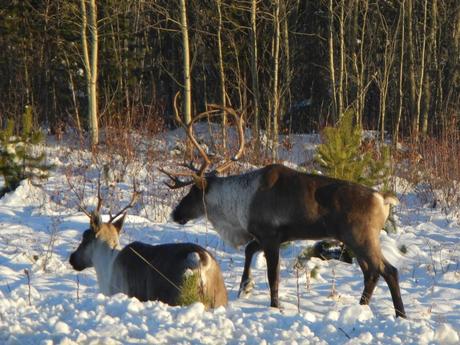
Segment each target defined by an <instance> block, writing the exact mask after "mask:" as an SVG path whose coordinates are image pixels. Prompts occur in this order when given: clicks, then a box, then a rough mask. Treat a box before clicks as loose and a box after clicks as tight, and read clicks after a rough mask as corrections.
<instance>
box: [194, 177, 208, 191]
mask: <svg viewBox="0 0 460 345" xmlns="http://www.w3.org/2000/svg"><path fill="white" fill-rule="evenodd" d="M193 182H194V183H195V186H197V187H198V188H199V189H201V190H203V191H204V190H206V187H207V186H208V181H206V177H202V176H193Z"/></svg>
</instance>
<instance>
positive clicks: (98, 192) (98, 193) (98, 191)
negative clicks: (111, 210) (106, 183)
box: [95, 174, 103, 213]
mask: <svg viewBox="0 0 460 345" xmlns="http://www.w3.org/2000/svg"><path fill="white" fill-rule="evenodd" d="M102 201H103V200H102V196H101V174H99V178H98V179H97V206H96V210H95V211H96V213H99V212H100V210H101V207H102Z"/></svg>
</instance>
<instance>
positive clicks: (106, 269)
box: [92, 241, 120, 296]
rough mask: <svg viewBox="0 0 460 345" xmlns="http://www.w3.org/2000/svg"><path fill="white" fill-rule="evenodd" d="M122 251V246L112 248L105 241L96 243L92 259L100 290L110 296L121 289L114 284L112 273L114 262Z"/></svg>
mask: <svg viewBox="0 0 460 345" xmlns="http://www.w3.org/2000/svg"><path fill="white" fill-rule="evenodd" d="M119 252H120V248H119V247H118V246H117V247H116V248H113V249H112V248H110V246H109V245H108V244H107V243H105V242H103V241H96V243H95V244H94V250H93V257H92V261H93V264H94V269H95V270H96V276H97V283H98V285H99V290H100V292H101V293H103V294H104V295H107V296H110V295H113V294H114V293H116V292H118V291H120V289H119V287H117V286H113V285H114V284H113V283H112V282H111V281H112V273H113V263H114V261H115V259H116V257H117V255H118V253H119Z"/></svg>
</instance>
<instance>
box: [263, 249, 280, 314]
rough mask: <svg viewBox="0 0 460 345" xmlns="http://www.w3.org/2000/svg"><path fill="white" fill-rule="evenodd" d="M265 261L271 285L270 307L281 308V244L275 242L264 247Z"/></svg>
mask: <svg viewBox="0 0 460 345" xmlns="http://www.w3.org/2000/svg"><path fill="white" fill-rule="evenodd" d="M264 253H265V259H266V260H267V276H268V284H269V285H270V306H271V307H273V308H279V307H280V303H279V298H278V285H279V279H280V262H279V257H280V244H279V242H276V241H273V242H272V243H269V244H268V245H267V246H264Z"/></svg>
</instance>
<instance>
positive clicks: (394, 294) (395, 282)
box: [380, 259, 406, 318]
mask: <svg viewBox="0 0 460 345" xmlns="http://www.w3.org/2000/svg"><path fill="white" fill-rule="evenodd" d="M380 274H381V275H382V277H383V278H384V279H385V281H386V282H387V285H388V287H389V289H390V292H391V298H392V299H393V305H394V307H395V311H396V316H399V317H403V318H406V312H405V310H404V305H403V301H402V298H401V291H400V289H399V277H398V270H397V269H396V268H395V267H393V266H392V265H390V263H389V262H388V261H386V260H385V259H383V267H382V268H381V271H380Z"/></svg>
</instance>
